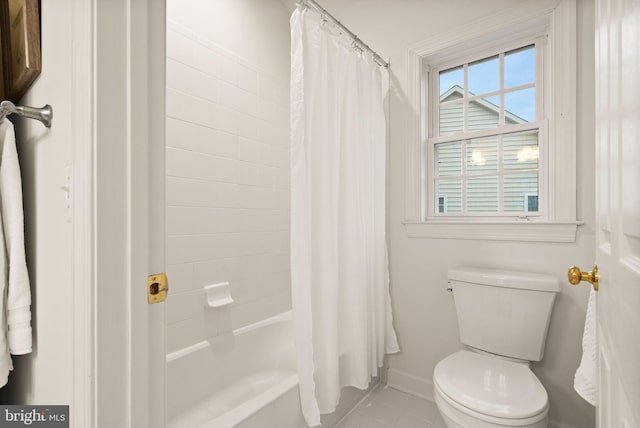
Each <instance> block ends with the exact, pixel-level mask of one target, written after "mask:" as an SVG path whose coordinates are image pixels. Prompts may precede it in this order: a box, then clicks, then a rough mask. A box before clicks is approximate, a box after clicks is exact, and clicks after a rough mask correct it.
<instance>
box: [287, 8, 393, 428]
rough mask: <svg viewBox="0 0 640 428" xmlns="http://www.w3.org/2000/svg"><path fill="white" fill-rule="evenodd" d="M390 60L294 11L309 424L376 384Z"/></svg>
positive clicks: (384, 348)
mask: <svg viewBox="0 0 640 428" xmlns="http://www.w3.org/2000/svg"><path fill="white" fill-rule="evenodd" d="M381 80H382V79H381V67H379V66H378V65H377V64H376V63H375V62H374V61H373V58H372V57H371V55H370V54H362V53H358V52H356V51H355V50H354V49H353V48H352V46H351V40H350V39H348V38H346V37H345V36H344V35H341V34H340V33H339V32H338V30H337V29H336V28H334V27H333V26H332V25H331V24H329V23H323V20H322V18H321V17H320V16H319V14H318V13H316V12H315V11H313V10H310V9H307V8H304V7H302V6H300V7H298V9H297V10H296V11H295V12H294V13H293V15H292V17H291V282H292V284H291V285H292V300H293V313H294V325H295V335H296V349H297V357H298V372H299V377H300V397H301V400H302V411H303V414H304V416H305V419H306V421H307V423H308V424H309V426H316V425H319V424H320V414H321V413H330V412H333V411H334V410H335V408H336V405H337V404H338V401H339V399H340V389H341V388H342V387H344V386H348V385H350V386H355V387H357V388H360V389H364V388H367V386H368V384H369V382H370V380H371V376H375V375H376V374H377V369H378V367H380V366H382V362H383V358H384V354H385V353H393V352H397V351H398V350H399V348H398V343H397V340H396V335H395V332H394V330H393V326H392V316H391V304H390V298H389V279H388V278H389V275H388V264H387V248H386V242H385V222H386V220H385V180H386V179H385V172H386V142H385V141H386V137H385V115H384V110H383V98H382V97H383V95H382V85H381Z"/></svg>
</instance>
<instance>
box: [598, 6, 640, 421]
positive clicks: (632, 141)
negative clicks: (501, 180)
mask: <svg viewBox="0 0 640 428" xmlns="http://www.w3.org/2000/svg"><path fill="white" fill-rule="evenodd" d="M595 15H596V35H595V37H596V61H595V66H596V175H597V178H596V186H597V198H596V214H597V215H596V217H597V228H596V234H597V237H596V262H597V264H598V265H599V269H600V291H599V292H598V305H597V306H598V312H597V313H598V317H597V319H598V321H597V324H598V359H599V361H598V366H599V368H598V371H599V376H598V386H599V391H600V396H599V399H598V406H597V419H598V427H600V428H635V427H640V1H638V0H598V1H597V2H596V14H595Z"/></svg>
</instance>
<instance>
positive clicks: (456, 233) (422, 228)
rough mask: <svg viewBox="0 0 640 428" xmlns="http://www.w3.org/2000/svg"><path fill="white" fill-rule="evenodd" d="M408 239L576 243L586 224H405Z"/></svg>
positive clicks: (449, 221) (441, 221)
mask: <svg viewBox="0 0 640 428" xmlns="http://www.w3.org/2000/svg"><path fill="white" fill-rule="evenodd" d="M403 224H404V225H405V228H406V230H407V236H408V237H409V238H439V239H479V240H489V241H522V242H575V241H576V234H577V231H578V226H581V225H583V224H584V221H552V222H548V221H545V222H542V221H539V222H536V221H460V220H429V221H406V222H404V223H403Z"/></svg>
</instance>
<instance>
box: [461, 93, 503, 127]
mask: <svg viewBox="0 0 640 428" xmlns="http://www.w3.org/2000/svg"><path fill="white" fill-rule="evenodd" d="M468 115H469V122H468V126H469V129H468V131H477V130H479V129H490V128H496V127H497V126H498V120H499V118H500V97H499V96H494V97H487V98H476V99H474V100H471V101H469V109H468Z"/></svg>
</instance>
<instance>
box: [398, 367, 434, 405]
mask: <svg viewBox="0 0 640 428" xmlns="http://www.w3.org/2000/svg"><path fill="white" fill-rule="evenodd" d="M387 385H388V386H390V387H391V388H394V389H397V390H399V391H403V392H406V393H409V394H412V395H415V396H418V397H421V398H424V399H425V400H429V401H434V399H433V382H432V381H431V380H429V379H424V378H421V377H418V376H413V375H410V374H408V373H405V372H402V371H400V370H397V369H394V368H389V371H388V372H387Z"/></svg>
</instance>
